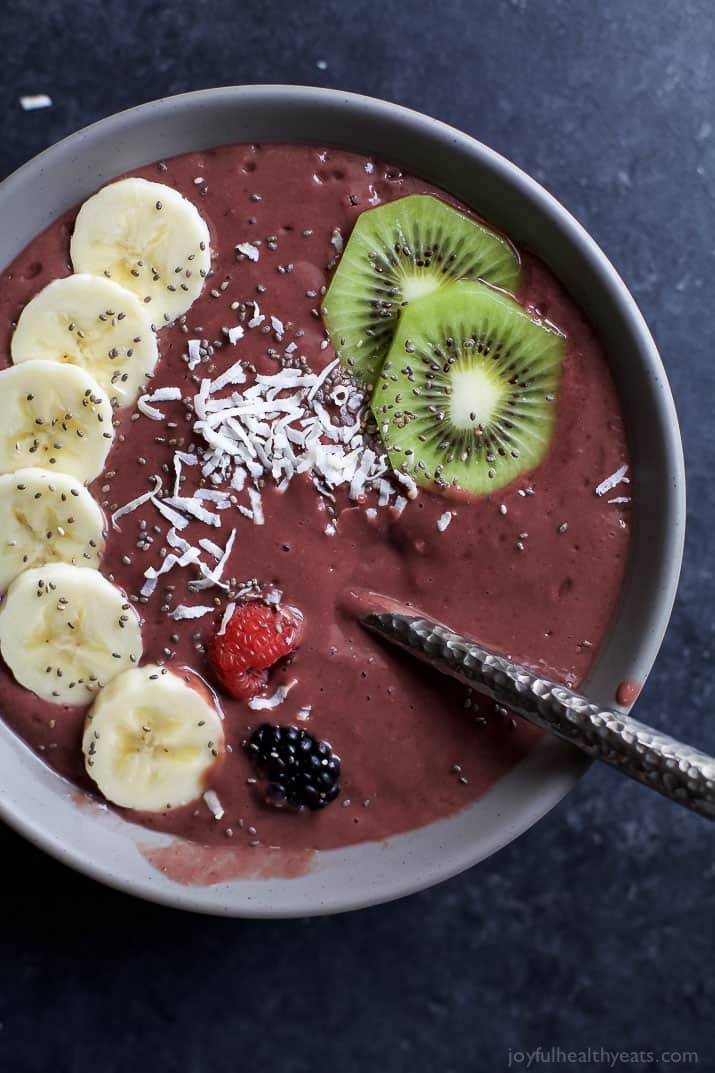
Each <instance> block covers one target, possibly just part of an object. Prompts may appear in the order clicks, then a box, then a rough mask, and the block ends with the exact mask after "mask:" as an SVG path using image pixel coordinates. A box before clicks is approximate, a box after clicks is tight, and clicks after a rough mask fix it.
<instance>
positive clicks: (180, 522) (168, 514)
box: [151, 495, 189, 529]
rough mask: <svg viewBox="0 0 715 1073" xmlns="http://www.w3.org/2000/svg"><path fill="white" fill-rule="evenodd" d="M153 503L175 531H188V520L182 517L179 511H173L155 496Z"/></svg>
mask: <svg viewBox="0 0 715 1073" xmlns="http://www.w3.org/2000/svg"><path fill="white" fill-rule="evenodd" d="M151 501H152V503H153V504H154V506H155V507H156V509H157V510H158V511H159V513H160V514H162V515H163V516H164V517H165V518H166V520H167V522H171V524H172V525H173V526H174V528H175V529H186V526H187V525H188V524H189V520H188V518H184V517H182V515H181V514H179V512H178V511H176V510H172V509H171V507H169V506H167V505H166V503H164V501H163V500H162V499H157V497H156V496H155V495H152V497H151Z"/></svg>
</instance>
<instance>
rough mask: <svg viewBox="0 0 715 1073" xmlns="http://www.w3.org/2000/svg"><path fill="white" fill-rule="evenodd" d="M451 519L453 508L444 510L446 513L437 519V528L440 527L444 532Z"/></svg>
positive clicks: (441, 531)
mask: <svg viewBox="0 0 715 1073" xmlns="http://www.w3.org/2000/svg"><path fill="white" fill-rule="evenodd" d="M451 521H452V512H451V510H446V511H445V512H444V514H442V515H440V517H439V518H438V519H437V528H438V529H439V531H440V533H443V532H444V531H445V529H446V528H447V526H448V525H449V523H450V522H451Z"/></svg>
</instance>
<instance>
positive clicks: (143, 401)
mask: <svg viewBox="0 0 715 1073" xmlns="http://www.w3.org/2000/svg"><path fill="white" fill-rule="evenodd" d="M137 410H138V411H139V413H142V414H144V417H148V418H150V419H151V420H152V421H166V414H163V413H162V412H161V410H157V408H156V407H155V406H150V405H149V403H148V402H147V396H146V395H142V396H141V397H140V398H138V399H137Z"/></svg>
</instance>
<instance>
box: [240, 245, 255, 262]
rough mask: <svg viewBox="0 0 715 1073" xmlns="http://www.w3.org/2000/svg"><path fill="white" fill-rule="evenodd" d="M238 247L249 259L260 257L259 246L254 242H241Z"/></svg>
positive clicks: (253, 259)
mask: <svg viewBox="0 0 715 1073" xmlns="http://www.w3.org/2000/svg"><path fill="white" fill-rule="evenodd" d="M236 249H237V250H238V252H239V253H242V254H243V256H244V257H247V258H248V260H249V261H257V260H258V258H259V257H260V252H259V249H258V246H254V245H253V243H252V242H239V244H238V246H236Z"/></svg>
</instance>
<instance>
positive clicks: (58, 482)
mask: <svg viewBox="0 0 715 1073" xmlns="http://www.w3.org/2000/svg"><path fill="white" fill-rule="evenodd" d="M104 530H105V519H104V514H103V513H102V508H101V507H100V506H99V504H98V503H97V501H96V500H95V499H94V498H93V497H92V496H91V495H90V493H89V492H88V491H87V489H86V488H85V487H84V485H83V484H80V482H79V481H77V480H75V479H74V477H68V476H67V474H65V473H48V472H47V470H45V469H34V468H30V469H18V470H17V471H16V472H15V473H6V474H4V475H3V476H2V477H0V592H4V591H5V589H6V588H7V587H8V585H9V584H10V582H11V581H12V580H13V579H14V578H16V577H17V575H18V574H20V573H22V571H23V570H29V569H31V568H32V567H33V566H38V565H41V564H43V563H56V562H62V563H72V564H73V565H75V566H89V567H97V566H99V561H100V558H101V555H102V551H103V550H104Z"/></svg>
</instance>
